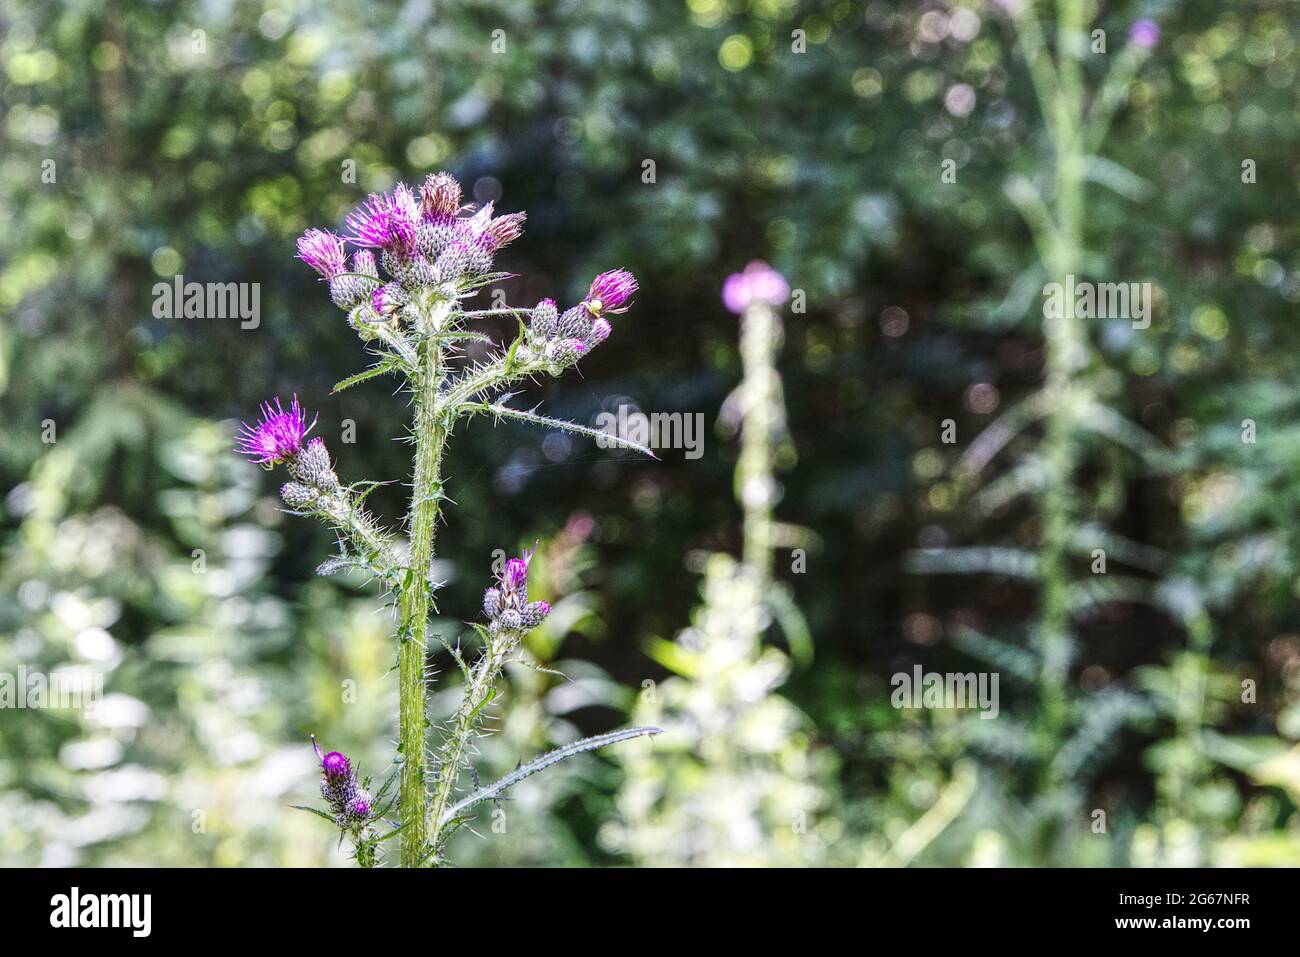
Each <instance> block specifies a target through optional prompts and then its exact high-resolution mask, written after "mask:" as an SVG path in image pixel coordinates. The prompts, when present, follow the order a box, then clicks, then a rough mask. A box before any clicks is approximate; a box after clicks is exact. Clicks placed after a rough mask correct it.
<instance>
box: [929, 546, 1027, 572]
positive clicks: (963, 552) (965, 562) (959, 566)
mask: <svg viewBox="0 0 1300 957" xmlns="http://www.w3.org/2000/svg"><path fill="white" fill-rule="evenodd" d="M905 564H906V567H907V570H908V571H910V572H912V573H914V574H921V575H926V574H940V575H969V574H992V575H1009V576H1011V577H1012V578H1027V579H1031V580H1032V579H1036V578H1038V556H1037V555H1035V554H1033V553H1032V552H1027V551H1024V550H1023V549H1019V548H994V547H987V548H981V547H978V546H977V547H973V548H921V549H914V550H913V551H910V552H908V553H907V556H906V560H905Z"/></svg>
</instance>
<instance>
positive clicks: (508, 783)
mask: <svg viewBox="0 0 1300 957" xmlns="http://www.w3.org/2000/svg"><path fill="white" fill-rule="evenodd" d="M662 732H663V729H662V728H650V727H643V728H624V729H623V730H622V731H611V732H609V733H608V734H598V735H596V736H595V737H591V738H583V739H582V740H580V741H574V742H573V743H571V744H566V745H564V746H563V747H560V748H556V749H555V750H554V751H548V752H547V753H546V754H543V755H542V756H541V757H540V758H535V759H533V760H532V761H529V762H528V763H527V764H521V765H520V766H519V767H517V768H515V769H514V770H513V771H511V772H510V773H509V774H507V775H506V776H505V777H503V778H499V779H498V780H496V781H494V782H492V783H491V784H489V785H487V786H486V787H481V788H479V789H478V790H476V791H474V792H473V793H471V794H470V795H469V796H468V797H466V798H464V799H463V800H461V801H459V802H457V803H456V804H454V805H452V806H451V807H449V808H448V809H447V810H446V811H444V812H443V815H442V820H441V821H439V822H438V826H439V827H442V826H443V825H445V824H447V822H449V821H453V820H455V819H456V818H458V817H460V816H461V815H462V814H463V813H464V812H465V811H468V810H469V809H470V808H472V807H474V806H475V805H476V804H480V803H482V802H483V801H490V800H492V799H493V798H495V797H497V796H499V795H500V794H501V792H503V791H505V790H506V789H507V788H509V787H512V786H513V785H515V784H518V783H519V782H520V781H522V780H523V779H524V778H526V777H530V776H531V775H534V774H536V773H537V772H539V771H545V770H546V769H547V768H549V767H551V766H552V765H555V764H559V763H560V762H561V761H563V760H564V759H565V758H571V757H573V756H574V755H575V754H582V753H583V752H586V751H594V750H596V749H597V748H603V747H606V746H607V745H611V744H618V743H619V742H620V741H629V740H631V739H632V738H639V737H643V736H645V735H653V734H661V733H662Z"/></svg>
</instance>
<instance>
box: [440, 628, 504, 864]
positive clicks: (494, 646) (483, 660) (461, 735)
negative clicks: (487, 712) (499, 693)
mask: <svg viewBox="0 0 1300 957" xmlns="http://www.w3.org/2000/svg"><path fill="white" fill-rule="evenodd" d="M519 639H520V635H519V634H518V633H515V632H499V633H497V634H495V635H491V636H489V638H488V645H487V648H485V649H484V651H483V655H482V656H481V657H480V658H479V660H478V661H477V662H475V663H474V667H473V669H472V671H471V672H470V680H469V686H468V687H467V688H466V690H465V694H464V696H463V697H462V698H461V701H460V707H458V708H457V709H456V713H455V714H454V715H453V716H452V718H451V723H450V725H449V727H448V729H447V738H446V743H445V744H444V745H443V749H442V756H441V758H440V759H439V763H438V780H437V783H436V784H435V785H434V789H433V806H432V807H431V808H430V809H429V821H430V824H431V826H432V828H433V836H432V840H431V846H432V847H433V848H434V849H435V851H436V852H437V853H438V854H439V855H441V848H440V846H439V842H440V838H441V835H442V831H443V820H442V816H443V814H444V813H445V812H446V810H447V805H448V803H449V802H450V801H451V792H452V789H453V788H454V787H455V785H456V778H457V777H458V776H459V775H460V768H461V765H462V764H463V763H464V761H465V758H466V754H467V752H468V750H469V742H470V740H471V739H472V738H473V736H474V728H475V727H476V726H477V725H478V722H479V720H480V718H481V717H482V712H483V709H484V708H485V707H487V705H488V703H489V702H490V701H491V695H492V690H493V687H494V686H495V684H496V680H497V677H498V676H499V675H500V674H501V669H502V668H503V667H505V663H506V659H507V658H508V657H509V655H510V653H511V652H512V651H513V650H514V649H515V647H516V646H517V645H518V644H519Z"/></svg>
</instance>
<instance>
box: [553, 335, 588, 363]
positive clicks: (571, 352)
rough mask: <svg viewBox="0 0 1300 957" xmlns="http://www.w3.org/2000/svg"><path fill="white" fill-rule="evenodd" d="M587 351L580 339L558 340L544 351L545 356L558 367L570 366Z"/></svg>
mask: <svg viewBox="0 0 1300 957" xmlns="http://www.w3.org/2000/svg"><path fill="white" fill-rule="evenodd" d="M586 351H587V345H586V343H584V342H583V341H582V340H581V339H558V340H556V341H555V342H552V343H551V344H550V345H549V346H548V347H547V349H546V354H547V356H548V357H549V358H550V360H551V361H552V362H554V363H555V364H556V365H558V366H561V367H563V366H571V365H573V364H574V363H575V362H577V361H578V359H579V357H581V356H582V354H583V353H584V352H586Z"/></svg>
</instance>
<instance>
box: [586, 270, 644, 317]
mask: <svg viewBox="0 0 1300 957" xmlns="http://www.w3.org/2000/svg"><path fill="white" fill-rule="evenodd" d="M636 290H637V284H636V276H633V275H632V274H631V273H630V272H628V271H627V270H626V269H611V270H610V271H609V272H603V273H601V274H600V275H599V276H597V277H596V278H595V279H593V280H592V282H591V290H590V291H589V292H588V293H587V298H586V299H584V300H583V305H584V306H586V307H587V309H588V310H589V311H590V312H591V314H592V315H593V316H601V315H604V314H605V313H618V312H627V309H628V305H629V300H630V299H631V298H632V296H633V295H634V294H635V293H636Z"/></svg>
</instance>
